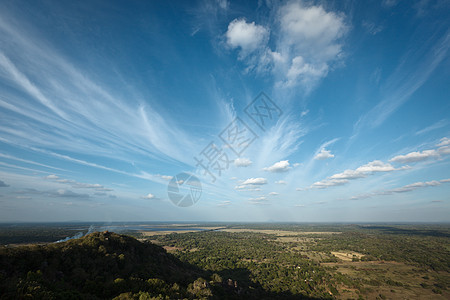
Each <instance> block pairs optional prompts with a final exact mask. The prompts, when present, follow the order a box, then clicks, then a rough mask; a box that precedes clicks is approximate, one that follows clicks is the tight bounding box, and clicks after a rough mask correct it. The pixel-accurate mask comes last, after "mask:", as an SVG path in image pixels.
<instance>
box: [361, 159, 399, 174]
mask: <svg viewBox="0 0 450 300" xmlns="http://www.w3.org/2000/svg"><path fill="white" fill-rule="evenodd" d="M390 171H395V168H394V167H393V166H392V165H391V164H388V163H384V162H382V161H380V160H374V161H372V162H370V163H368V164H365V165H362V166H361V167H359V168H357V169H356V172H360V173H370V172H390Z"/></svg>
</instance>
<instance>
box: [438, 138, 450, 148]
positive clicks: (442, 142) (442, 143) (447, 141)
mask: <svg viewBox="0 0 450 300" xmlns="http://www.w3.org/2000/svg"><path fill="white" fill-rule="evenodd" d="M447 145H450V138H448V137H444V138H442V139H441V140H440V143H439V144H437V145H436V146H438V147H440V146H447Z"/></svg>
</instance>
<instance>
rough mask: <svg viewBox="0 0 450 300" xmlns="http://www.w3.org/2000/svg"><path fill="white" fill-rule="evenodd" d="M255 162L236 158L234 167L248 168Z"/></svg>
mask: <svg viewBox="0 0 450 300" xmlns="http://www.w3.org/2000/svg"><path fill="white" fill-rule="evenodd" d="M252 163H253V162H252V161H251V160H250V159H248V158H236V159H235V160H234V165H235V166H236V167H248V166H250V165H251V164H252Z"/></svg>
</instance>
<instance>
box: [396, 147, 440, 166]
mask: <svg viewBox="0 0 450 300" xmlns="http://www.w3.org/2000/svg"><path fill="white" fill-rule="evenodd" d="M437 157H439V153H438V152H437V151H436V150H424V151H416V152H411V153H408V154H405V155H397V156H395V157H393V158H391V159H390V160H389V161H391V162H397V163H402V164H404V163H411V162H418V161H422V160H426V159H429V158H437Z"/></svg>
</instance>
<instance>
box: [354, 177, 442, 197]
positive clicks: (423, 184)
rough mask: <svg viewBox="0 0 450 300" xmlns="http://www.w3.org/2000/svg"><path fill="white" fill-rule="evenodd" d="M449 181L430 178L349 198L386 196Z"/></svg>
mask: <svg viewBox="0 0 450 300" xmlns="http://www.w3.org/2000/svg"><path fill="white" fill-rule="evenodd" d="M449 182H450V179H442V180H432V181H426V182H422V181H420V182H415V183H412V184H408V185H404V186H402V187H399V188H395V189H389V190H382V191H376V192H373V193H369V194H360V195H357V196H353V197H351V198H350V199H351V200H360V199H367V198H371V197H375V196H387V195H392V194H398V193H407V192H412V191H414V190H417V189H421V188H426V187H434V186H439V185H441V184H443V183H449Z"/></svg>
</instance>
